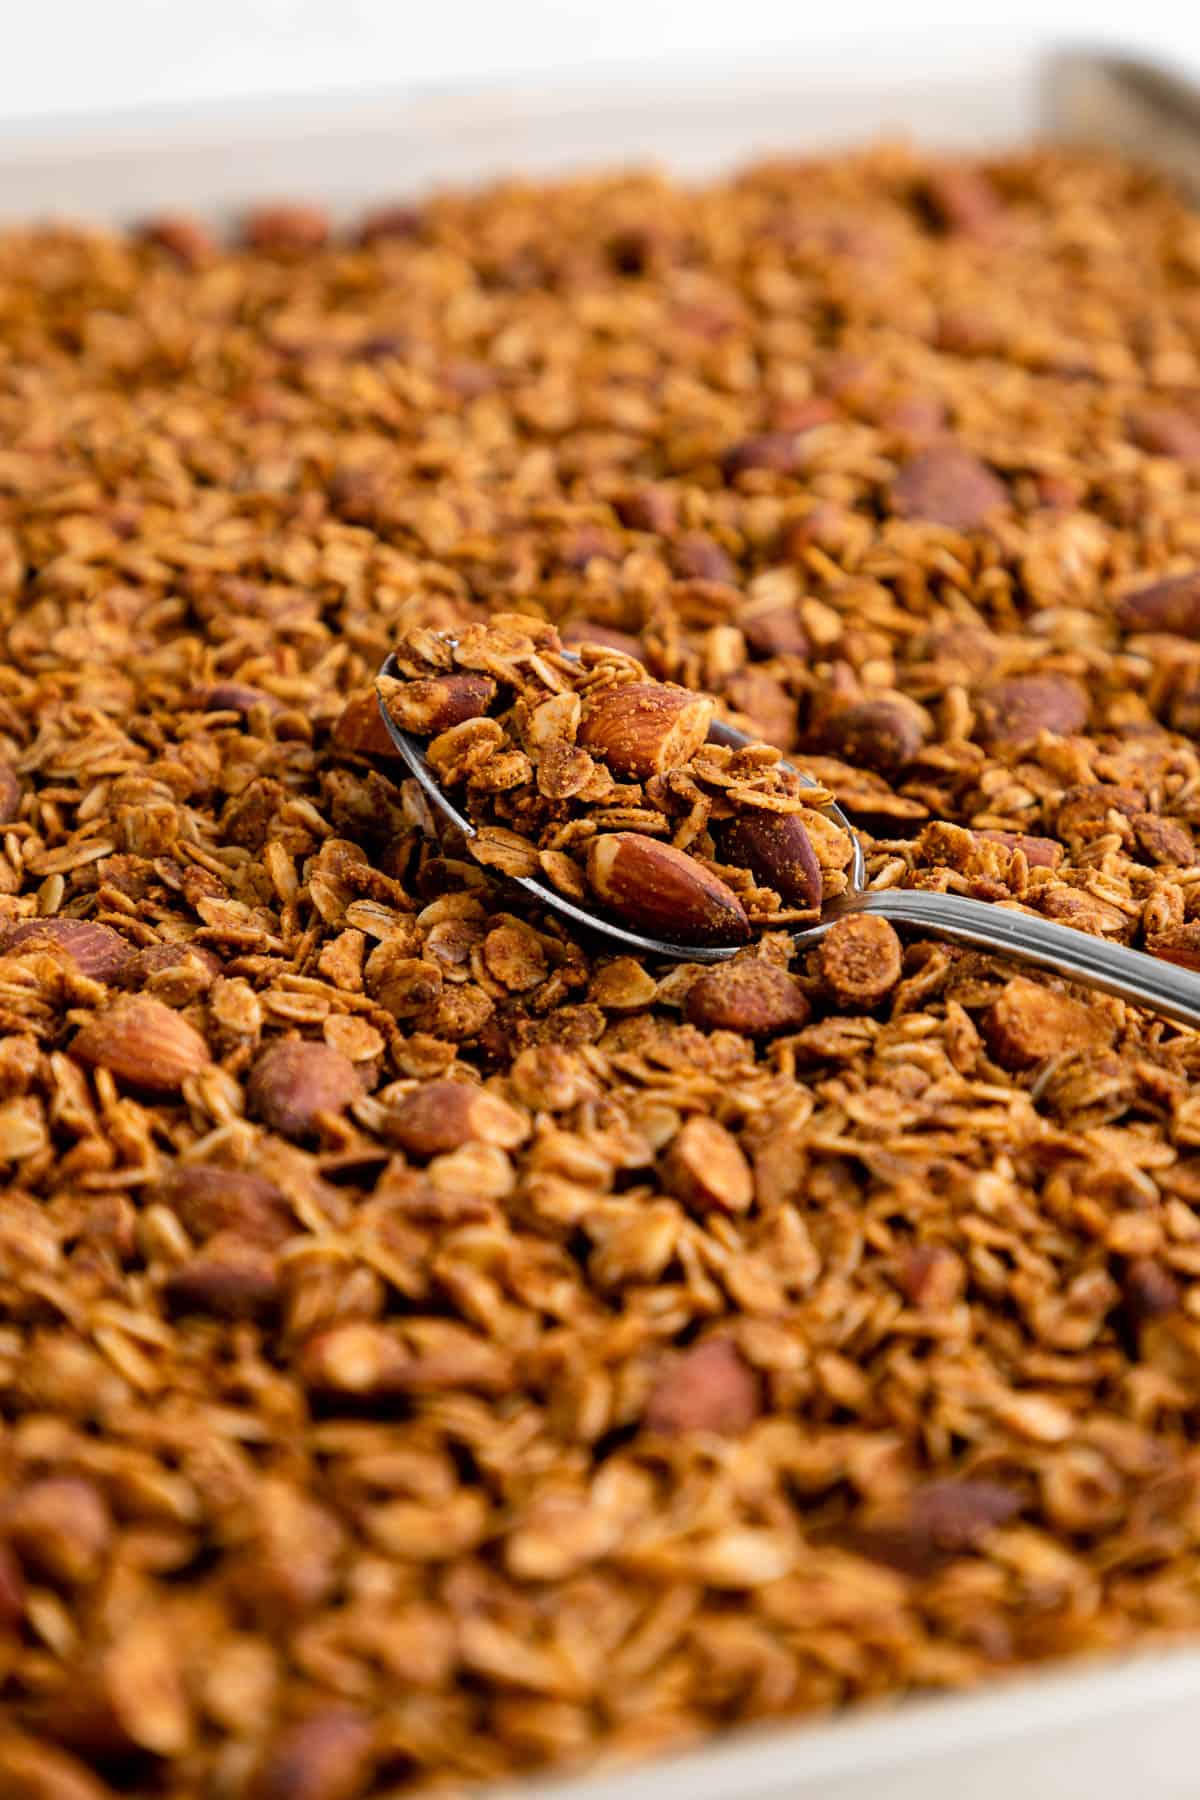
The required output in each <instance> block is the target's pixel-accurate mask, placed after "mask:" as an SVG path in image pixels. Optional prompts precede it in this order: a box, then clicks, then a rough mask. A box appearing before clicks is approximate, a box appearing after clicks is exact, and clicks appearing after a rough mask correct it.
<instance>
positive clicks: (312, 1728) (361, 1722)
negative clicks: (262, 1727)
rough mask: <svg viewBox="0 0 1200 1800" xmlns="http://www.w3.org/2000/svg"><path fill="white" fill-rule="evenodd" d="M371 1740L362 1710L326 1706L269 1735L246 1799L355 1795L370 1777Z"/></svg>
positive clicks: (353, 1799) (334, 1799)
mask: <svg viewBox="0 0 1200 1800" xmlns="http://www.w3.org/2000/svg"><path fill="white" fill-rule="evenodd" d="M373 1744H374V1732H373V1731H372V1729H371V1725H370V1722H369V1721H368V1720H367V1719H366V1718H364V1717H363V1715H362V1714H361V1713H358V1712H355V1711H354V1710H353V1709H352V1708H351V1707H348V1706H326V1707H324V1708H322V1709H321V1710H320V1711H318V1712H315V1713H311V1714H310V1715H309V1716H308V1718H305V1719H301V1720H300V1721H299V1722H298V1723H296V1724H292V1725H286V1726H285V1727H284V1728H283V1730H282V1731H280V1732H279V1733H278V1735H277V1736H276V1737H275V1738H274V1739H273V1740H272V1743H271V1745H270V1748H269V1749H268V1750H267V1753H266V1755H265V1756H264V1758H263V1760H262V1762H261V1763H260V1764H259V1766H258V1769H257V1771H256V1773H255V1775H254V1778H253V1780H252V1781H251V1784H250V1789H249V1800H357V1796H358V1795H360V1794H362V1793H363V1792H364V1791H365V1789H366V1787H367V1784H368V1782H369V1780H370V1774H371V1763H372V1760H373V1759H372V1749H373Z"/></svg>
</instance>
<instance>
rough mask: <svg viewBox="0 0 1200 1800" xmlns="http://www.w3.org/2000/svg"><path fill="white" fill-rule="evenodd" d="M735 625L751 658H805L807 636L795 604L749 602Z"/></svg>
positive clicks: (771, 601)
mask: <svg viewBox="0 0 1200 1800" xmlns="http://www.w3.org/2000/svg"><path fill="white" fill-rule="evenodd" d="M736 624H737V626H738V629H739V630H740V631H741V634H742V636H743V637H744V638H745V640H746V644H747V647H748V649H749V650H750V651H751V653H752V654H753V655H754V656H763V657H771V656H807V655H808V650H809V643H808V633H807V632H806V631H805V629H804V627H803V625H802V624H801V623H800V615H799V613H798V611H797V609H796V607H795V606H794V605H792V604H791V603H789V602H788V601H785V600H774V599H768V600H762V599H760V600H748V601H747V602H746V604H745V605H744V606H742V607H739V609H738V612H737V617H736Z"/></svg>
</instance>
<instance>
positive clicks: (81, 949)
mask: <svg viewBox="0 0 1200 1800" xmlns="http://www.w3.org/2000/svg"><path fill="white" fill-rule="evenodd" d="M35 950H65V951H66V952H67V955H68V956H69V957H70V958H71V960H72V962H73V963H74V964H75V967H76V968H77V969H78V970H79V973H80V974H81V975H87V976H90V978H91V979H92V980H93V981H115V980H117V978H118V977H119V976H120V975H121V974H122V973H123V972H124V970H125V969H127V968H128V966H129V964H130V962H131V961H132V960H133V956H134V950H133V946H132V945H131V944H128V943H126V941H125V939H124V938H123V937H122V936H121V934H120V932H118V931H113V930H111V929H110V928H109V926H107V925H97V924H95V923H94V922H93V921H92V920H91V919H61V918H60V919H22V921H21V923H20V924H19V925H12V926H10V927H9V929H8V930H7V931H5V932H0V956H15V955H19V954H26V953H32V952H33V951H35Z"/></svg>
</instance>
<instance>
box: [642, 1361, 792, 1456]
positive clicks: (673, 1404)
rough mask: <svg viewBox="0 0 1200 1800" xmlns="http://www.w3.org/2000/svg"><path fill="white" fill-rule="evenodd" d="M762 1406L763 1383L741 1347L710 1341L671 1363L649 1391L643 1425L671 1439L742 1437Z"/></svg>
mask: <svg viewBox="0 0 1200 1800" xmlns="http://www.w3.org/2000/svg"><path fill="white" fill-rule="evenodd" d="M762 1404H763V1401H762V1384H761V1382H760V1381H759V1379H758V1376H757V1375H756V1374H755V1373H754V1371H753V1370H752V1369H751V1368H749V1367H748V1366H747V1364H746V1363H745V1362H744V1361H743V1360H742V1357H741V1356H740V1354H739V1352H738V1349H737V1346H736V1344H732V1343H730V1341H729V1339H728V1338H708V1339H706V1341H705V1342H704V1343H702V1344H693V1346H692V1347H691V1349H690V1350H685V1351H684V1352H683V1354H682V1355H681V1356H677V1357H673V1358H672V1359H671V1360H670V1361H669V1362H668V1363H667V1365H666V1367H665V1368H664V1369H663V1371H662V1373H661V1374H660V1375H659V1376H658V1378H657V1380H656V1381H655V1383H654V1386H653V1387H652V1388H651V1390H650V1395H649V1398H648V1399H647V1401H646V1410H645V1413H644V1414H643V1423H644V1424H645V1426H646V1429H647V1430H648V1431H657V1432H661V1433H662V1434H663V1435H664V1436H667V1437H681V1436H682V1435H683V1434H684V1433H685V1432H689V1431H710V1432H716V1433H717V1434H718V1435H719V1436H721V1437H739V1436H740V1435H741V1433H742V1432H743V1431H747V1430H748V1429H749V1428H750V1426H751V1425H753V1423H754V1421H755V1420H756V1419H757V1418H758V1416H759V1414H760V1413H761V1412H762Z"/></svg>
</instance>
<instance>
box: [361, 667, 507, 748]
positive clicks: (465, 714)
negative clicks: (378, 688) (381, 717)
mask: <svg viewBox="0 0 1200 1800" xmlns="http://www.w3.org/2000/svg"><path fill="white" fill-rule="evenodd" d="M383 697H384V704H385V705H386V707H387V710H388V712H389V714H390V715H391V717H392V718H393V719H394V720H395V722H396V724H397V725H399V727H400V729H401V730H402V731H411V732H414V733H415V734H416V736H417V737H436V736H437V734H438V732H439V731H449V730H450V728H451V727H452V726H454V725H461V724H463V722H464V721H465V720H467V719H478V718H481V717H482V715H483V714H484V713H486V711H487V709H488V707H489V706H490V705H491V704H492V701H493V700H494V699H495V698H496V684H495V682H494V681H493V680H492V678H491V676H490V675H434V676H431V677H430V678H429V679H428V680H424V681H405V682H400V683H397V684H396V685H395V686H394V687H393V686H391V685H390V684H389V685H388V686H387V688H386V689H385V690H384V695H383Z"/></svg>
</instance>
